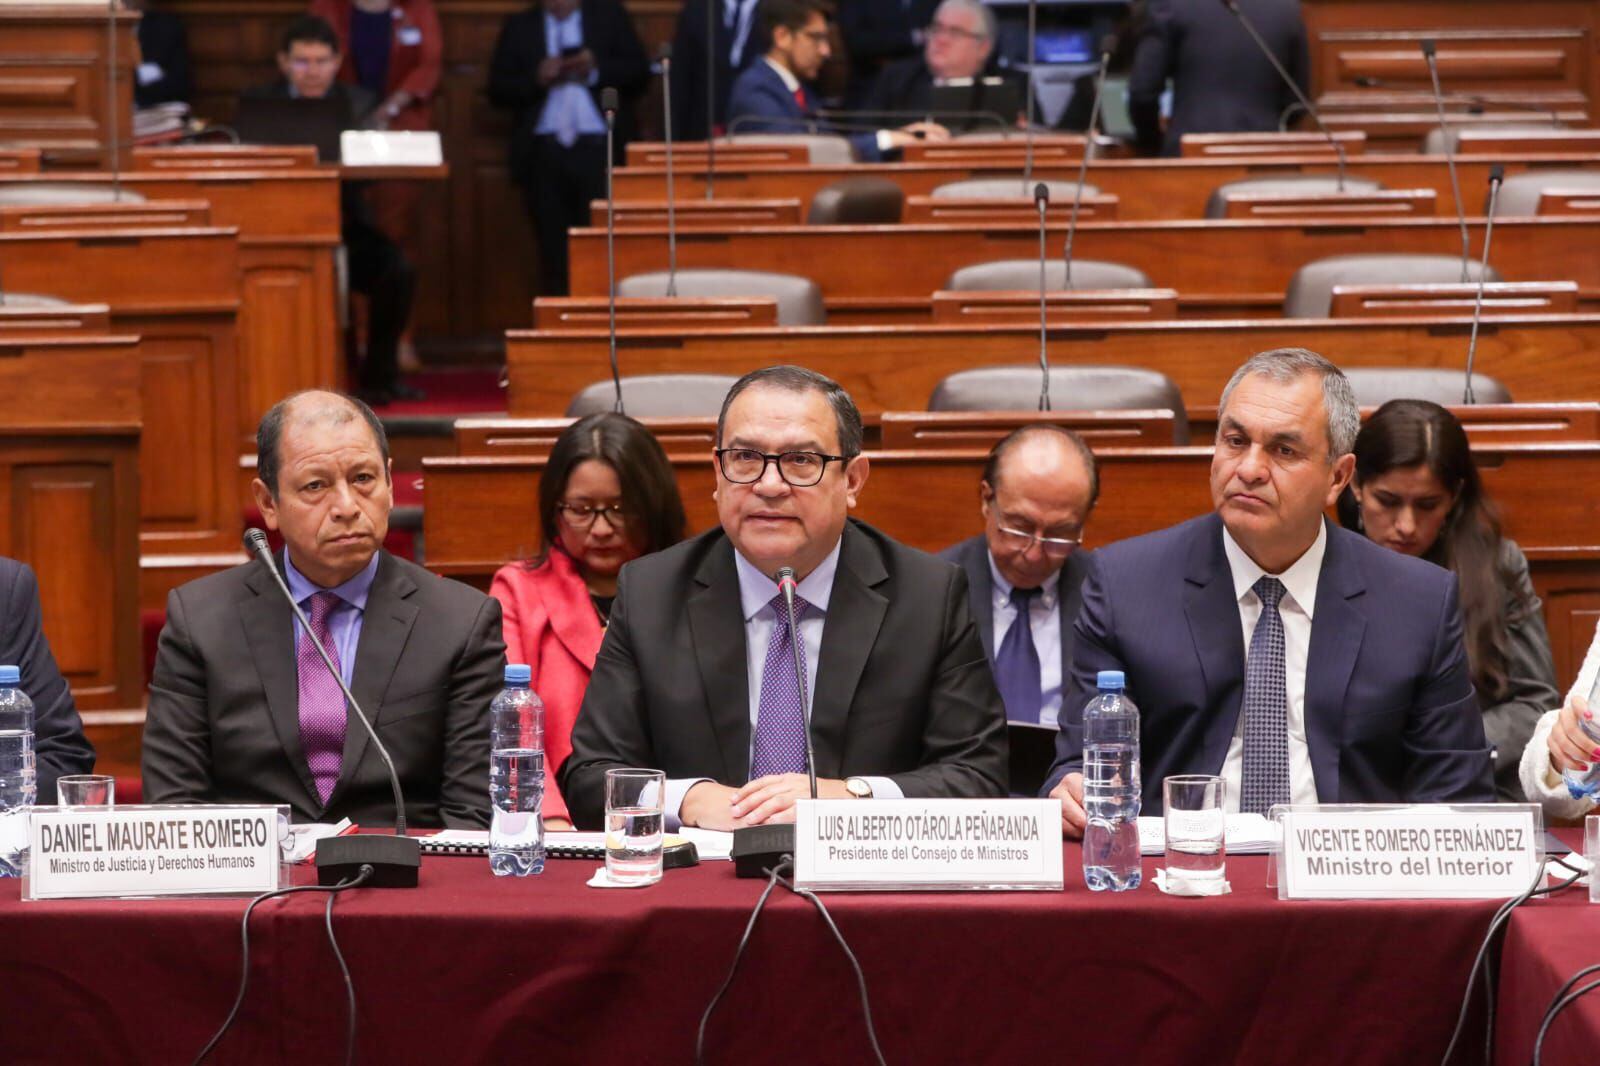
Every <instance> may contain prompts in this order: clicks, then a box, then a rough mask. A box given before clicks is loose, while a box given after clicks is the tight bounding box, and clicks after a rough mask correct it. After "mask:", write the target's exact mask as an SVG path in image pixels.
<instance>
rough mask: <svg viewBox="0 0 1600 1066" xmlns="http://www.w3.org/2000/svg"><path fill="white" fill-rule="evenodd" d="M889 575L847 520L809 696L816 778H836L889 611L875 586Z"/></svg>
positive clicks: (866, 541) (864, 540) (873, 548)
mask: <svg viewBox="0 0 1600 1066" xmlns="http://www.w3.org/2000/svg"><path fill="white" fill-rule="evenodd" d="M888 579H889V574H888V571H886V570H885V569H884V567H883V559H882V557H881V556H880V555H879V553H878V550H877V548H876V546H874V545H873V543H872V542H871V541H870V540H868V539H867V537H866V536H864V535H863V534H862V533H861V532H860V531H859V530H857V529H856V528H855V526H854V525H852V524H849V523H847V524H846V525H845V527H844V538H843V546H842V547H841V548H840V550H839V568H838V570H837V571H836V572H835V573H834V576H833V592H832V594H831V595H830V596H829V598H828V620H827V622H826V623H825V624H824V626H823V629H822V652H821V654H820V655H819V656H818V658H817V686H816V692H815V693H813V694H812V698H811V735H812V742H813V744H814V745H815V748H816V756H817V776H819V777H829V776H838V769H837V768H838V767H839V766H840V765H841V763H842V762H843V759H844V733H845V721H846V719H847V718H848V717H849V714H850V705H851V703H853V702H854V700H855V692H856V686H857V685H858V684H859V682H860V680H861V673H862V671H863V670H864V669H865V668H866V665H867V657H868V656H869V655H871V654H872V648H873V645H874V644H876V643H877V640H878V630H879V628H881V627H882V625H883V616H884V614H885V613H887V611H888V610H889V601H888V600H887V599H885V598H884V597H883V596H882V595H881V594H880V593H879V592H878V591H877V586H879V585H881V584H883V583H884V582H885V581H887V580H888Z"/></svg>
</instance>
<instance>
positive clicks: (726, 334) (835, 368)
mask: <svg viewBox="0 0 1600 1066" xmlns="http://www.w3.org/2000/svg"><path fill="white" fill-rule="evenodd" d="M1470 328H1471V316H1470V315H1457V316H1454V317H1435V318H1415V317H1393V318H1391V317H1381V318H1364V319H1253V320H1238V321H1159V320H1158V321H1126V322H1117V323H1110V322H1101V323H1084V324H1080V325H1066V324H1053V325H1051V326H1050V328H1049V331H1048V338H1049V351H1050V357H1051V359H1052V361H1054V362H1055V363H1056V364H1057V365H1067V364H1071V363H1077V364H1111V365H1127V366H1143V367H1149V368H1150V369H1152V370H1159V371H1161V372H1162V373H1164V374H1166V375H1167V376H1168V377H1170V378H1172V379H1173V381H1174V382H1176V383H1177V385H1178V387H1179V388H1180V389H1181V390H1182V391H1183V395H1184V397H1185V400H1186V402H1187V403H1190V404H1206V403H1215V402H1216V401H1217V398H1218V397H1219V396H1221V395H1222V387H1223V385H1224V384H1226V383H1227V380H1228V376H1229V375H1230V374H1231V373H1233V370H1234V368H1235V367H1237V366H1238V365H1239V364H1240V363H1242V362H1244V361H1245V359H1247V358H1248V357H1249V356H1251V355H1253V354H1254V353H1256V352H1261V351H1266V350H1268V349H1270V348H1281V347H1295V346H1299V347H1307V348H1310V349H1311V350H1313V351H1316V352H1320V353H1322V354H1323V355H1325V356H1327V357H1328V358H1330V359H1332V360H1333V361H1334V362H1336V363H1338V364H1340V365H1342V366H1394V365H1397V364H1405V365H1410V366H1436V367H1449V368H1452V369H1454V368H1459V367H1462V366H1464V363H1465V359H1466V350H1467V334H1468V331H1469V330H1470ZM1038 338H1039V332H1038V326H1037V325H1030V324H1026V323H1017V324H993V325H974V324H970V323H968V324H962V325H948V326H946V325H926V326H872V327H866V326H822V327H791V328H781V329H773V330H749V329H745V330H740V329H731V330H723V331H718V332H716V333H712V332H704V333H689V332H685V331H676V330H642V331H638V332H629V333H627V334H623V335H620V336H619V337H618V338H617V359H618V362H619V363H620V365H621V367H622V372H623V373H624V374H659V373H672V372H677V371H682V370H684V369H685V368H689V367H693V368H694V369H695V370H697V371H701V372H705V373H716V374H733V375H740V374H744V373H746V372H748V371H750V370H754V369H756V368H758V367H761V366H766V365H768V364H772V363H798V364H800V365H801V366H808V367H811V368H812V369H814V370H818V371H821V372H822V373H824V374H827V375H828V376H830V377H832V378H834V379H835V380H836V381H838V382H839V383H840V384H841V385H843V386H844V387H845V388H846V389H847V390H849V392H850V394H851V396H853V397H854V398H855V401H856V403H857V404H858V405H859V406H860V407H861V409H862V410H863V411H904V410H916V409H918V408H922V407H925V406H926V405H927V402H928V397H929V396H931V395H932V394H933V390H934V387H935V386H937V385H938V383H939V382H940V380H942V379H943V378H944V377H945V376H946V375H948V374H951V373H954V372H955V371H957V370H967V369H971V368H973V367H980V366H1002V365H1010V366H1015V365H1022V364H1027V363H1030V362H1032V361H1034V360H1035V359H1037V357H1038V350H1039V349H1038V344H1039V339H1038ZM1597 349H1600V317H1597V316H1594V315H1531V316H1519V315H1508V316H1504V317H1500V318H1495V319H1492V320H1489V319H1486V320H1484V322H1483V325H1482V328H1481V330H1480V333H1479V339H1478V356H1477V369H1478V371H1479V372H1480V373H1484V374H1489V375H1491V376H1493V377H1496V378H1498V379H1500V381H1502V382H1503V383H1504V384H1505V385H1506V387H1507V388H1508V389H1510V390H1511V395H1512V396H1513V397H1514V398H1516V399H1517V400H1519V401H1522V402H1532V401H1564V400H1570V399H1572V398H1573V397H1575V396H1579V397H1587V396H1600V362H1597V361H1596V360H1595V358H1594V354H1593V353H1594V352H1595V351H1596V350H1597ZM607 351H608V346H607V339H606V333H605V331H604V330H594V329H591V330H587V331H582V330H573V331H569V332H563V333H535V332H532V331H519V330H513V331H511V332H510V333H508V334H506V361H507V366H508V376H509V381H510V386H509V390H508V392H507V403H508V410H509V413H510V414H512V415H514V416H520V417H534V416H539V415H557V414H560V413H561V412H563V411H565V410H566V407H567V401H568V400H570V399H571V398H572V396H573V394H574V393H576V392H577V391H578V390H579V389H581V388H583V387H584V386H586V385H590V384H593V383H594V382H596V381H599V380H601V379H602V378H605V377H606V376H607V374H608V373H609V371H608V370H607V364H608V360H607ZM1057 399H1058V401H1059V402H1062V403H1065V402H1067V401H1066V400H1065V398H1062V397H1058V398H1057Z"/></svg>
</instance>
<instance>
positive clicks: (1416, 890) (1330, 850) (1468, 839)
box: [1278, 804, 1544, 899]
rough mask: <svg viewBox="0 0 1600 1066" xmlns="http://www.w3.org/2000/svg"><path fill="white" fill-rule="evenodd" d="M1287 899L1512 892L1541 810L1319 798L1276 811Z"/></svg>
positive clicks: (1536, 840)
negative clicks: (1317, 804)
mask: <svg viewBox="0 0 1600 1066" xmlns="http://www.w3.org/2000/svg"><path fill="white" fill-rule="evenodd" d="M1282 819H1283V853H1282V858H1281V861H1280V863H1279V867H1278V871H1279V872H1278V884H1279V892H1278V894H1279V896H1280V897H1282V898H1284V899H1509V898H1511V897H1512V896H1518V895H1521V894H1522V893H1523V892H1525V891H1527V889H1528V888H1529V886H1530V885H1532V884H1533V878H1534V874H1535V872H1536V871H1538V870H1539V868H1540V863H1541V862H1542V860H1543V854H1544V833H1543V827H1542V824H1541V821H1540V819H1539V818H1538V809H1537V808H1536V807H1533V806H1532V805H1526V804H1518V805H1511V804H1504V805H1494V806H1491V805H1477V806H1472V807H1465V808H1464V807H1460V806H1454V807H1452V806H1444V805H1440V806H1437V807H1419V806H1407V807H1393V808H1387V809H1385V808H1377V807H1367V806H1355V807H1339V806H1324V807H1322V808H1320V809H1315V810H1313V809H1309V808H1306V809H1290V810H1287V811H1284V812H1283V815H1282Z"/></svg>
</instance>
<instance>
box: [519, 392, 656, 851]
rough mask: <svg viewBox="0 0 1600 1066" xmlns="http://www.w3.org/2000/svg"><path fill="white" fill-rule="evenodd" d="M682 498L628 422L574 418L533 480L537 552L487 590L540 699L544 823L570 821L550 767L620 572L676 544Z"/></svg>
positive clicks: (646, 437)
mask: <svg viewBox="0 0 1600 1066" xmlns="http://www.w3.org/2000/svg"><path fill="white" fill-rule="evenodd" d="M684 524H685V519H684V514H683V500H682V499H681V498H680V497H679V496H678V483H677V481H676V480H675V479H674V477H673V474H672V465H671V464H670V463H669V462H667V456H666V453H665V452H663V451H662V450H661V445H660V443H658V442H657V441H656V438H655V436H654V435H653V434H652V433H651V432H650V431H649V430H648V429H645V428H644V426H642V425H640V424H639V423H638V422H635V421H634V420H633V419H631V418H629V417H627V416H626V415H618V414H609V413H608V414H598V415H589V416H588V417H586V418H580V419H579V420H578V421H576V422H574V423H573V424H572V425H570V426H568V427H567V428H566V430H565V431H564V432H563V433H562V434H561V436H560V437H559V438H557V440H556V443H555V446H554V447H553V448H551V449H550V459H549V462H547V463H546V464H545V469H544V476H543V477H542V478H541V479H540V481H539V525H540V532H541V534H542V538H543V546H542V548H541V550H540V553H539V556H538V558H536V559H533V560H531V561H529V562H520V563H512V564H510V565H509V566H502V567H501V568H500V569H499V571H498V572H496V573H495V575H494V582H493V584H492V585H491V586H490V588H489V592H490V594H491V595H492V596H494V598H495V599H497V600H499V601H500V606H501V609H502V612H503V614H504V623H503V627H504V633H505V640H506V661H507V662H511V663H527V664H528V666H529V667H531V668H532V670H533V690H534V691H535V692H537V693H538V694H539V698H540V699H541V700H543V701H544V766H545V790H544V817H545V821H546V822H547V823H550V822H553V821H554V822H556V823H557V824H558V825H559V824H561V823H570V821H571V819H570V818H568V816H567V805H566V802H565V801H564V800H563V799H562V798H561V792H560V790H559V789H558V788H557V786H556V769H557V768H558V767H559V766H560V765H561V763H562V761H563V760H565V759H566V757H567V756H568V755H570V754H572V725H573V723H574V722H575V721H577V718H578V707H579V706H580V705H581V704H582V703H583V693H584V690H585V689H587V688H588V687H589V674H590V673H591V672H592V671H593V670H594V657H595V655H596V654H597V653H598V652H599V651H600V639H601V637H602V636H603V635H604V634H605V626H606V620H607V619H608V618H609V617H610V614H611V601H612V600H613V599H614V598H615V596H616V594H617V573H618V572H619V571H620V570H621V569H622V564H623V563H626V562H628V561H629V560H632V559H637V558H638V557H639V556H641V555H644V554H646V553H648V552H654V551H660V550H661V549H662V548H666V547H669V546H671V545H673V544H676V543H677V542H678V541H680V540H682V539H683V532H684Z"/></svg>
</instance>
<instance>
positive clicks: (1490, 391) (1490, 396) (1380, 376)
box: [1344, 366, 1511, 407]
mask: <svg viewBox="0 0 1600 1066" xmlns="http://www.w3.org/2000/svg"><path fill="white" fill-rule="evenodd" d="M1344 376H1345V377H1347V378H1349V379H1350V387H1351V389H1353V390H1354V391H1355V394H1356V403H1358V404H1360V405H1361V406H1362V407H1377V406H1378V405H1380V404H1385V403H1388V402H1389V401H1390V400H1432V401H1433V402H1434V403H1437V404H1444V405H1446V406H1449V405H1452V404H1459V403H1460V402H1461V397H1462V393H1463V392H1464V391H1465V389H1466V384H1467V379H1466V371H1465V370H1464V369H1463V370H1443V369H1440V368H1439V367H1431V366H1353V367H1346V368H1345V371H1344ZM1472 393H1473V399H1475V400H1476V401H1477V402H1478V403H1510V402H1511V393H1510V392H1508V391H1507V390H1506V387H1505V386H1504V385H1502V384H1501V383H1500V382H1499V381H1497V380H1496V379H1494V378H1492V377H1489V376H1488V375H1487V374H1474V375H1472Z"/></svg>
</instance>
